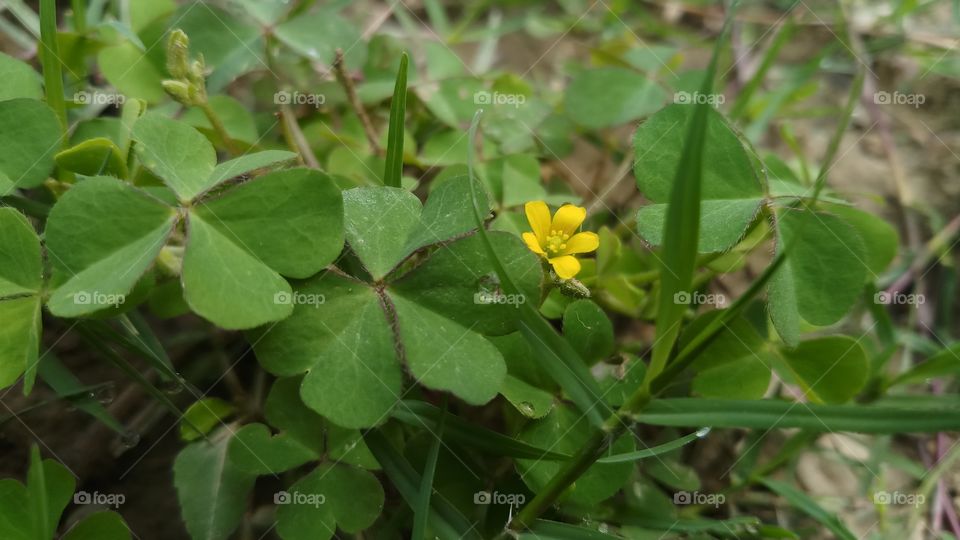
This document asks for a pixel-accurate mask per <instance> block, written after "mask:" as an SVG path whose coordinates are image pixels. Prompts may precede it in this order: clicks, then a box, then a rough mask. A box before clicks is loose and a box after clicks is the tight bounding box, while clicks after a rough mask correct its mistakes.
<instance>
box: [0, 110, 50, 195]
mask: <svg viewBox="0 0 960 540" xmlns="http://www.w3.org/2000/svg"><path fill="white" fill-rule="evenodd" d="M61 137H62V135H61V132H60V122H59V121H58V120H57V115H56V114H55V113H54V112H53V111H52V110H51V109H50V107H48V106H47V105H46V104H44V103H42V102H40V101H36V100H33V99H24V98H19V99H11V100H7V101H0V173H2V174H3V175H5V176H6V177H7V179H9V180H10V181H11V182H13V184H14V185H15V186H16V187H18V188H32V187H36V186H39V185H40V184H42V183H43V181H44V180H46V179H47V177H48V176H49V175H50V172H51V171H53V164H54V160H53V158H54V155H55V154H56V153H57V151H58V150H59V149H60V143H61Z"/></svg>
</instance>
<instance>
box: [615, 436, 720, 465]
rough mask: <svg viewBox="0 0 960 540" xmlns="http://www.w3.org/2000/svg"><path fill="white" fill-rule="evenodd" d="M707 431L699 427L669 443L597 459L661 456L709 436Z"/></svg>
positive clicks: (628, 460)
mask: <svg viewBox="0 0 960 540" xmlns="http://www.w3.org/2000/svg"><path fill="white" fill-rule="evenodd" d="M707 433H710V428H703V429H698V430H697V431H695V432H693V433H691V434H689V435H686V436H684V437H680V438H679V439H675V440H672V441H670V442H668V443H664V444H661V445H657V446H654V447H652V448H644V449H643V450H637V451H636V452H627V453H626V454H615V455H612V456H607V457H604V458H600V459H598V460H597V463H625V462H630V461H639V460H641V459H646V458H650V457H654V456H659V455H661V454H666V453H667V452H672V451H674V450H676V449H677V448H683V447H684V446H686V445H688V444H690V443H692V442H693V441H695V440H697V439H702V438H704V437H706V436H707Z"/></svg>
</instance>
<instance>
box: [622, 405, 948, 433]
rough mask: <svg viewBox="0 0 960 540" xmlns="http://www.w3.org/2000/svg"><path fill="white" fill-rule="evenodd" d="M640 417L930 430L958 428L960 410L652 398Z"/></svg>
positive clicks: (659, 421)
mask: <svg viewBox="0 0 960 540" xmlns="http://www.w3.org/2000/svg"><path fill="white" fill-rule="evenodd" d="M640 421H641V422H642V423H644V424H649V425H654V426H672V427H697V426H707V427H711V428H750V429H772V428H782V429H787V428H802V429H809V430H811V431H816V432H834V431H849V432H854V433H932V432H937V431H956V430H960V410H956V409H952V408H950V405H949V404H948V402H947V401H945V402H944V407H941V408H938V409H936V410H932V411H931V410H921V409H913V408H902V407H901V408H897V407H890V406H873V405H870V406H866V405H818V404H813V403H800V402H796V401H785V400H779V399H761V400H736V399H700V398H669V399H657V400H653V401H651V402H650V404H649V405H648V406H647V407H646V409H644V411H643V416H642V417H641V418H640Z"/></svg>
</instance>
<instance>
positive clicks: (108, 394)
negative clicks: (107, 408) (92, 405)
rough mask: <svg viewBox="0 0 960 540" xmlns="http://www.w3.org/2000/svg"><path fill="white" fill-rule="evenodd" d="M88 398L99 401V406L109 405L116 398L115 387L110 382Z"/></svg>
mask: <svg viewBox="0 0 960 540" xmlns="http://www.w3.org/2000/svg"><path fill="white" fill-rule="evenodd" d="M90 397H92V398H93V399H95V400H97V401H99V402H100V404H101V405H109V404H111V403H113V400H114V399H116V397H117V387H116V385H115V384H114V383H113V382H110V383H108V384H106V385H104V386H103V387H101V388H98V389H97V390H96V391H95V392H93V393H91V394H90Z"/></svg>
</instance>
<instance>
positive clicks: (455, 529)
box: [363, 429, 480, 540]
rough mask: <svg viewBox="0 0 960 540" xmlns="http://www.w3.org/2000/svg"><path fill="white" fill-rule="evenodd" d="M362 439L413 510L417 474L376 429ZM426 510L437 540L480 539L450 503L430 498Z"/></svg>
mask: <svg viewBox="0 0 960 540" xmlns="http://www.w3.org/2000/svg"><path fill="white" fill-rule="evenodd" d="M363 439H364V441H365V442H366V443H367V448H369V449H370V452H372V453H373V457H375V458H376V459H377V462H378V463H379V464H380V467H381V468H382V469H383V472H384V474H386V475H387V478H389V479H390V482H391V483H392V484H393V486H394V487H395V488H396V489H397V491H398V492H399V493H400V496H401V497H403V500H404V501H406V503H407V504H408V505H409V506H410V508H415V504H416V499H417V486H419V485H420V475H419V474H417V472H416V470H414V468H413V466H412V465H410V463H409V462H408V461H407V460H406V458H404V457H403V455H402V454H400V452H398V451H397V450H396V449H395V448H394V447H393V445H391V444H390V441H389V440H387V438H386V437H385V436H384V435H383V434H382V433H380V431H379V430H376V429H373V430H369V431H366V432H365V433H364V434H363ZM430 508H431V512H430V522H431V524H432V526H433V532H434V533H435V534H436V535H437V536H438V537H440V538H445V539H446V538H450V539H453V540H457V539H461V538H467V539H470V540H480V535H479V534H478V533H477V532H476V531H475V530H474V529H473V525H471V523H470V522H469V521H468V520H467V518H466V517H464V516H463V514H461V513H460V511H459V510H457V508H456V507H455V506H453V505H452V504H450V503H448V502H447V501H445V500H443V499H436V498H434V499H432V501H431V504H430Z"/></svg>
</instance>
